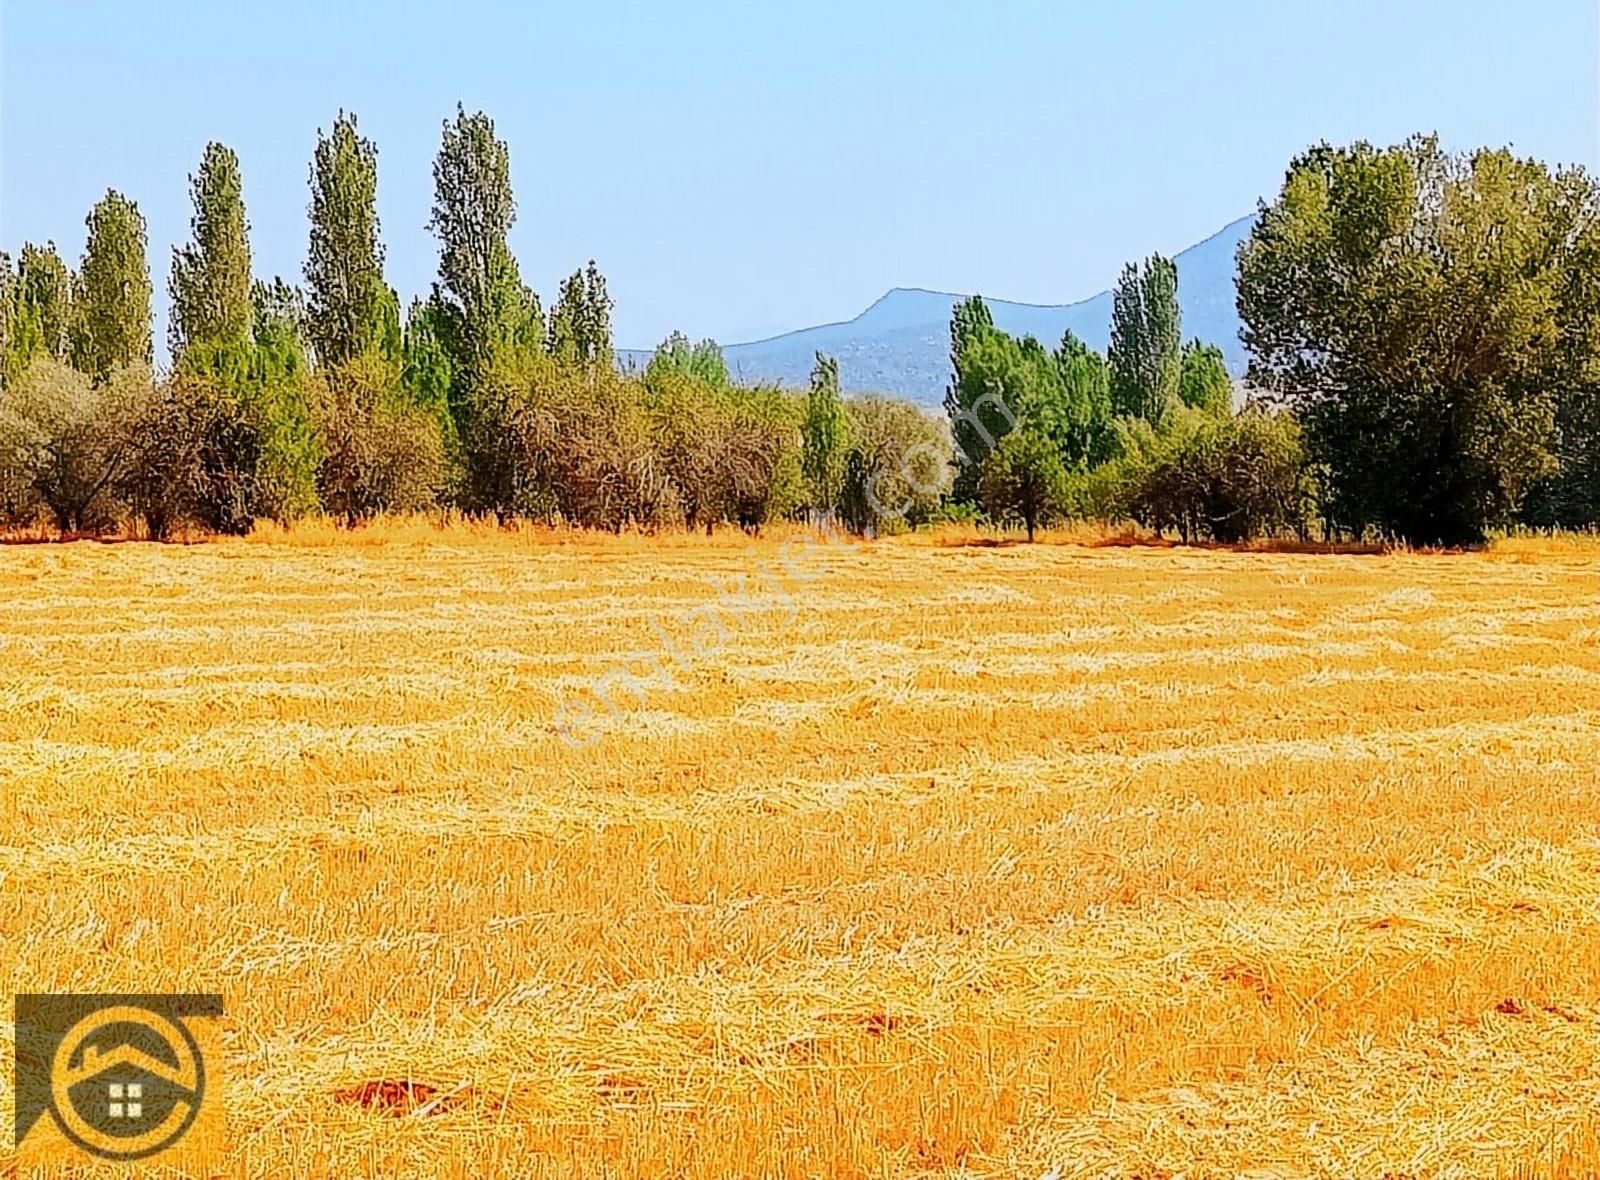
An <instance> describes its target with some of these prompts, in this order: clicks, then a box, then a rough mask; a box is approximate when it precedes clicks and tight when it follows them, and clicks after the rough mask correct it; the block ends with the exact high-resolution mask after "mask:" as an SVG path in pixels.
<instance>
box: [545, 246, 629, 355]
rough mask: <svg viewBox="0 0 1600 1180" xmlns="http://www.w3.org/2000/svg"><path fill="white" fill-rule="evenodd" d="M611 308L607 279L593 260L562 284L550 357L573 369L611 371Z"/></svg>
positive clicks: (553, 318)
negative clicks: (603, 369) (606, 369)
mask: <svg viewBox="0 0 1600 1180" xmlns="http://www.w3.org/2000/svg"><path fill="white" fill-rule="evenodd" d="M611 307H612V303H611V296H610V295H608V294H607V293H606V280H605V276H604V275H602V274H601V273H600V270H599V268H598V267H596V266H595V264H594V260H593V259H592V258H591V259H590V260H589V265H588V266H587V267H585V268H584V269H583V270H579V271H574V272H573V274H572V277H571V278H569V279H567V280H566V281H565V282H563V283H562V284H561V293H560V295H559V296H558V297H557V299H556V305H555V307H554V308H552V309H551V311H550V333H549V342H548V349H549V352H550V355H551V356H553V357H555V358H556V360H557V361H558V362H559V363H561V364H564V365H568V366H572V367H577V368H600V367H604V368H610V367H611V366H612V365H613V364H614V363H615V355H614V353H613V351H612V345H611Z"/></svg>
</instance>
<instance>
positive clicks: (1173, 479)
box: [1100, 405, 1315, 542]
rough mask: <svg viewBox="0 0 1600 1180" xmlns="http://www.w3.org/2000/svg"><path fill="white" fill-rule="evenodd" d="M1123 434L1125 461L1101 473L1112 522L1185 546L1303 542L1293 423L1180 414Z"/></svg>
mask: <svg viewBox="0 0 1600 1180" xmlns="http://www.w3.org/2000/svg"><path fill="white" fill-rule="evenodd" d="M1122 432H1123V439H1122V456H1121V457H1120V458H1119V459H1118V460H1117V461H1116V462H1115V463H1114V464H1111V465H1109V466H1108V468H1107V471H1108V473H1109V475H1110V481H1111V482H1110V487H1111V489H1112V495H1113V497H1115V499H1114V514H1115V515H1120V516H1126V517H1131V518H1132V519H1134V520H1136V521H1138V522H1139V523H1140V524H1143V525H1145V526H1147V527H1149V528H1153V529H1155V530H1156V531H1157V532H1164V531H1165V530H1167V529H1176V530H1177V531H1178V535H1179V536H1180V537H1181V538H1182V539H1183V540H1184V541H1186V542H1187V541H1198V540H1207V539H1209V540H1216V541H1242V540H1244V539H1246V538H1248V537H1258V536H1272V535H1277V534H1282V533H1285V532H1293V533H1295V534H1296V535H1299V536H1304V535H1305V532H1306V528H1307V525H1308V518H1309V512H1310V506H1311V503H1312V501H1313V498H1314V491H1315V489H1314V487H1313V486H1312V485H1311V483H1310V480H1309V478H1308V475H1307V468H1306V464H1305V456H1304V451H1303V447H1302V442H1301V435H1300V428H1299V424H1298V423H1297V422H1296V421H1295V420H1294V418H1293V417H1292V416H1291V415H1289V414H1286V413H1282V412H1277V413H1275V412H1272V411H1270V410H1268V409H1266V408H1265V407H1262V406H1259V405H1252V406H1249V407H1247V408H1246V409H1245V410H1243V411H1241V412H1240V413H1238V414H1235V415H1227V416H1222V415H1218V414H1216V413H1215V412H1213V411H1210V410H1206V409H1191V408H1189V407H1187V406H1180V407H1177V408H1175V409H1173V410H1172V411H1171V412H1170V413H1169V415H1168V418H1167V421H1166V422H1165V423H1164V424H1163V426H1162V428H1161V429H1159V430H1157V429H1155V428H1153V427H1152V426H1151V425H1150V424H1149V423H1147V422H1145V421H1143V420H1141V419H1129V420H1125V421H1124V423H1123V426H1122ZM1105 489H1106V485H1104V484H1102V485H1101V488H1100V491H1101V494H1102V495H1103V494H1104V492H1105Z"/></svg>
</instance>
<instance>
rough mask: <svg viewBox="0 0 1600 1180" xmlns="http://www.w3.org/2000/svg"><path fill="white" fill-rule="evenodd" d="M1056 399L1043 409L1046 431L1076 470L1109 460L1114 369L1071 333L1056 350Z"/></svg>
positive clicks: (1112, 435)
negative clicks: (1112, 370)
mask: <svg viewBox="0 0 1600 1180" xmlns="http://www.w3.org/2000/svg"><path fill="white" fill-rule="evenodd" d="M1055 364H1056V381H1057V385H1058V387H1059V388H1058V390H1057V392H1056V395H1055V396H1054V397H1053V398H1051V399H1049V400H1048V402H1047V404H1046V405H1045V406H1043V407H1041V413H1040V417H1041V420H1042V422H1043V425H1044V429H1045V432H1046V433H1047V434H1048V435H1049V437H1050V438H1051V440H1052V441H1053V442H1054V443H1055V444H1056V448H1057V449H1058V450H1059V451H1060V452H1061V459H1062V462H1063V463H1065V464H1067V465H1068V466H1071V467H1093V466H1096V465H1098V464H1100V463H1103V462H1105V461H1106V460H1107V459H1109V458H1110V457H1111V455H1112V453H1113V451H1114V449H1115V445H1116V437H1115V434H1114V432H1113V431H1112V429H1111V370H1110V367H1109V366H1108V365H1107V363H1106V358H1105V357H1104V356H1102V355H1101V354H1100V353H1098V352H1096V351H1095V350H1094V349H1092V348H1090V347H1089V346H1088V345H1087V344H1085V343H1084V342H1083V341H1082V340H1079V339H1078V338H1077V336H1075V335H1073V333H1072V332H1071V331H1068V332H1067V333H1066V334H1065V335H1063V336H1062V338H1061V346H1060V347H1059V348H1057V349H1056V355H1055Z"/></svg>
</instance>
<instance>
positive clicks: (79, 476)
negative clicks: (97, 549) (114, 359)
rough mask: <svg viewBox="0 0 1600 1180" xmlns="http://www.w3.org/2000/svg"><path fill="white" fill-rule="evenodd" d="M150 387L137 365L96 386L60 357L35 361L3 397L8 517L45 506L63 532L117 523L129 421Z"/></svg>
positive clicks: (0, 478)
mask: <svg viewBox="0 0 1600 1180" xmlns="http://www.w3.org/2000/svg"><path fill="white" fill-rule="evenodd" d="M148 388H149V386H148V384H147V382H145V381H144V380H143V379H142V376H141V375H140V374H137V373H133V372H126V371H124V372H119V373H117V374H114V375H113V376H112V378H111V379H110V380H109V381H108V382H107V383H106V384H104V385H101V386H98V387H97V386H95V385H93V384H92V383H91V381H90V379H89V378H88V377H87V376H85V375H84V374H82V373H79V372H77V371H76V370H74V369H70V368H68V367H67V366H66V365H64V364H61V363H60V362H58V361H53V360H49V359H39V360H35V361H34V362H33V364H31V365H30V366H29V367H28V368H27V370H26V371H25V372H23V373H22V374H21V376H20V377H19V378H18V379H17V380H16V381H15V382H13V383H12V384H11V385H10V386H9V387H8V388H7V389H6V391H5V393H4V395H3V396H0V497H3V499H4V501H5V503H4V505H3V507H4V508H5V511H6V516H7V517H8V518H9V519H10V520H11V521H13V522H14V523H29V522H30V521H31V519H32V518H36V517H37V516H38V515H40V510H41V509H43V510H44V511H47V512H48V513H49V514H50V516H51V517H52V518H53V520H54V523H55V526H56V527H57V528H58V529H60V530H61V531H62V532H63V533H83V532H100V531H104V530H105V529H107V528H109V527H111V525H112V524H113V523H115V520H116V510H115V500H114V491H115V487H116V484H117V481H118V479H119V477H120V475H121V473H122V469H123V464H124V463H125V462H126V457H127V441H128V426H129V421H130V419H131V417H132V416H133V415H134V414H135V413H136V412H137V407H138V403H139V401H140V400H141V399H142V398H143V397H145V396H148Z"/></svg>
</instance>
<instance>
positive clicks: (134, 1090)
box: [16, 995, 222, 1161]
mask: <svg viewBox="0 0 1600 1180" xmlns="http://www.w3.org/2000/svg"><path fill="white" fill-rule="evenodd" d="M221 1015H222V998H221V997H220V996H199V995H179V996H119V995H32V996H18V997H17V1003H16V1016H17V1021H16V1023H17V1041H16V1045H17V1058H16V1079H17V1110H16V1142H17V1144H18V1145H19V1146H20V1145H21V1143H22V1141H23V1139H24V1138H25V1137H26V1136H27V1135H28V1133H29V1131H31V1130H32V1129H33V1127H34V1125H35V1124H36V1123H37V1122H38V1120H39V1119H40V1118H41V1117H42V1115H43V1114H44V1112H45V1111H47V1110H48V1111H49V1112H50V1114H51V1116H52V1117H53V1119H54V1121H55V1124H56V1126H57V1127H58V1128H59V1129H60V1132H61V1134H62V1136H64V1137H65V1138H66V1140H67V1141H68V1142H70V1143H71V1144H72V1145H73V1146H75V1147H77V1148H78V1149H79V1150H80V1151H82V1152H84V1153H86V1154H88V1155H91V1156H94V1157H95V1158H98V1159H103V1160H114V1161H129V1160H141V1159H147V1158H148V1157H150V1156H154V1155H157V1154H159V1153H161V1152H164V1151H167V1150H168V1149H169V1148H171V1147H173V1145H175V1144H176V1143H177V1142H178V1141H179V1140H180V1139H182V1138H183V1136H184V1135H185V1134H186V1133H187V1132H188V1131H189V1129H190V1128H191V1127H192V1126H193V1124H194V1122H195V1119H196V1117H197V1116H198V1115H199V1113H200V1110H201V1108H202V1106H203V1105H204V1103H205V1097H206V1080H207V1079H206V1064H205V1060H204V1056H203V1054H202V1052H201V1049H200V1044H199V1042H198V1041H197V1040H196V1039H195V1036H194V1034H193V1032H191V1031H190V1029H189V1027H188V1025H187V1024H186V1023H185V1020H186V1018H191V1017H195V1016H221Z"/></svg>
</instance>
